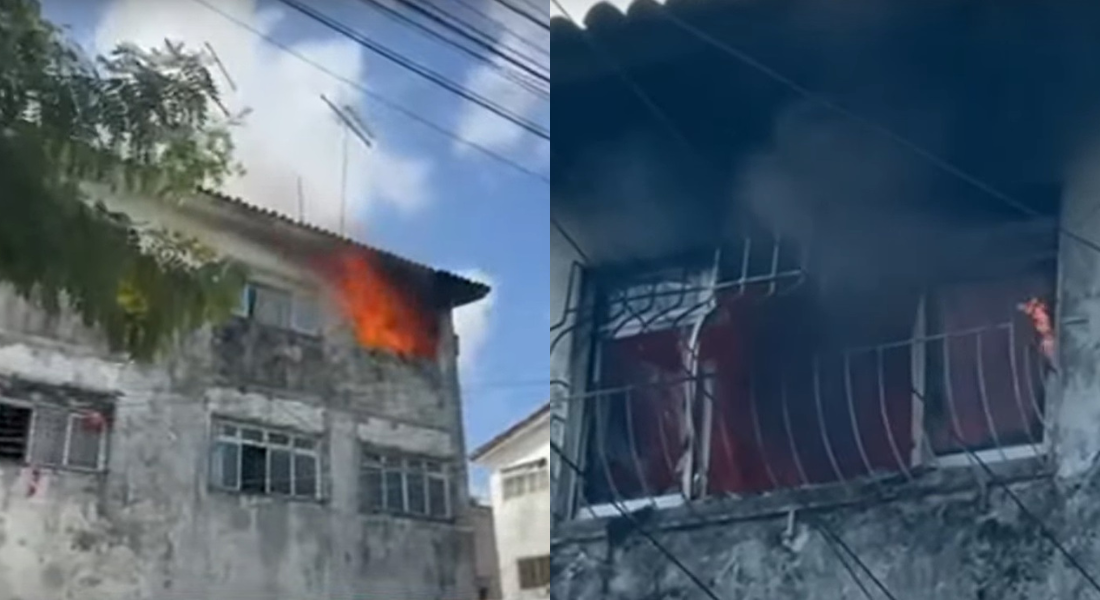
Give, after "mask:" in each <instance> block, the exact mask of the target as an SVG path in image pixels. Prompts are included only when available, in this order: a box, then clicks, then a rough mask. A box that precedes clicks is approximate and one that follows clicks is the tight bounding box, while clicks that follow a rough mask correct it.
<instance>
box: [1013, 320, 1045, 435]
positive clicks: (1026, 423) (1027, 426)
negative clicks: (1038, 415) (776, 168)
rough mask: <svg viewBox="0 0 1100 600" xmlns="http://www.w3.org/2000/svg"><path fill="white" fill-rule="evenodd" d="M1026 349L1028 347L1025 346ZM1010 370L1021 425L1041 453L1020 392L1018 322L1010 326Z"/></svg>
mask: <svg viewBox="0 0 1100 600" xmlns="http://www.w3.org/2000/svg"><path fill="white" fill-rule="evenodd" d="M1025 351H1026V347H1025ZM1008 370H1009V371H1010V373H1011V376H1012V394H1013V396H1014V397H1015V399H1016V409H1017V410H1018V411H1019V412H1020V425H1021V426H1023V428H1024V431H1025V432H1026V433H1027V439H1028V441H1029V442H1030V443H1031V446H1032V449H1034V450H1035V453H1036V454H1038V453H1039V447H1038V444H1037V442H1036V441H1035V436H1034V435H1033V434H1032V431H1031V419H1030V418H1028V416H1027V409H1025V408H1024V399H1023V395H1022V394H1021V393H1020V371H1019V370H1018V369H1017V364H1016V322H1015V321H1013V322H1012V326H1011V327H1009V328H1008Z"/></svg>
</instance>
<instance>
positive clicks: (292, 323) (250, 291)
mask: <svg viewBox="0 0 1100 600" xmlns="http://www.w3.org/2000/svg"><path fill="white" fill-rule="evenodd" d="M257 288H267V289H270V290H272V291H275V292H282V293H285V294H286V295H287V297H288V298H289V299H290V313H289V315H288V317H287V318H288V322H287V323H285V324H280V325H274V324H270V323H264V325H265V326H268V327H277V328H279V329H285V330H287V331H294V332H297V333H301V334H304V335H312V336H318V335H320V334H321V332H322V330H323V329H324V324H323V321H324V312H323V310H322V306H321V303H320V299H319V298H318V297H317V296H315V295H313V294H307V293H303V292H299V291H297V290H294V289H291V288H290V287H288V286H283V285H278V284H273V283H268V282H267V281H263V280H256V281H248V282H246V283H245V284H244V287H243V288H241V299H240V303H239V304H238V305H237V306H236V307H235V308H234V309H233V314H234V315H235V316H237V317H240V318H243V319H247V320H249V321H255V317H254V316H253V314H252V311H253V308H254V304H255V295H256V289H257ZM304 306H310V307H312V310H313V311H314V314H315V316H316V319H317V322H316V323H315V324H314V325H313V326H303V325H302V324H301V322H300V318H301V316H302V314H303V312H302V310H303V307H304ZM257 322H258V321H257Z"/></svg>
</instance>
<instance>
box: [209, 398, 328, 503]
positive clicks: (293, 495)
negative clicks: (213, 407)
mask: <svg viewBox="0 0 1100 600" xmlns="http://www.w3.org/2000/svg"><path fill="white" fill-rule="evenodd" d="M211 427H212V435H211V443H210V448H209V456H210V465H211V469H213V465H214V461H216V460H221V456H220V455H219V454H218V452H217V449H218V447H219V445H221V444H223V443H224V444H236V446H237V485H236V487H230V486H227V485H225V475H224V473H222V474H221V475H222V477H221V481H215V480H214V477H213V475H214V472H213V471H211V473H210V477H208V478H207V479H208V480H209V482H210V485H211V487H213V488H214V489H217V490H219V491H223V492H230V493H234V494H245V495H257V496H264V497H270V498H284V499H288V500H321V499H322V498H323V494H322V493H321V492H322V488H323V486H322V484H321V474H322V464H321V444H322V439H321V436H319V435H317V434H309V433H304V432H301V431H291V430H287V429H284V428H279V427H270V426H264V425H255V424H252V423H247V422H241V421H237V420H234V419H230V418H222V417H215V418H214V419H213V420H212V421H211ZM227 428H232V429H234V430H235V431H236V433H235V434H228V433H226V429H227ZM244 429H249V430H253V431H259V432H261V434H262V437H263V440H262V441H257V440H250V439H246V438H245V437H244V436H243V435H242V430H244ZM272 435H276V436H285V437H286V438H287V442H286V443H285V444H284V443H279V442H272V441H271V436H272ZM299 440H303V441H308V442H309V443H310V445H311V446H312V447H311V448H304V447H300V446H298V445H297V443H296V442H298V441H299ZM244 446H257V447H261V448H264V450H265V465H264V471H265V474H264V491H263V493H262V494H261V493H257V492H246V491H243V490H242V489H241V483H242V481H243V467H244V452H243V447H244ZM272 450H279V451H285V452H287V453H288V454H289V455H290V482H289V483H290V493H289V494H285V493H281V492H273V491H271V454H272ZM297 456H307V457H310V458H312V459H313V494H312V495H306V494H298V493H297V483H298V481H297V468H296V467H295V460H294V459H295V457H297Z"/></svg>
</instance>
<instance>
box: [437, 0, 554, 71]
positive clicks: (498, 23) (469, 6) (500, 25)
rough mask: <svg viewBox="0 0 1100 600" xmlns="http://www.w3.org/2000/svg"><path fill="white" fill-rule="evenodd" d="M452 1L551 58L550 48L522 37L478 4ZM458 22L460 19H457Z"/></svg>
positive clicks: (466, 0) (465, 22)
mask: <svg viewBox="0 0 1100 600" xmlns="http://www.w3.org/2000/svg"><path fill="white" fill-rule="evenodd" d="M450 1H451V2H454V3H456V4H458V5H460V6H462V7H464V8H465V9H466V10H468V11H469V12H471V13H473V14H475V15H478V16H479V17H481V18H482V19H484V20H485V21H486V22H488V23H490V24H491V25H493V26H494V27H496V28H497V29H499V30H500V31H503V32H505V33H507V34H508V35H510V36H511V37H513V38H515V39H516V40H517V41H519V42H521V43H522V44H523V45H524V46H527V47H528V48H531V49H532V50H534V51H535V52H538V53H539V54H541V55H543V56H545V57H546V58H550V50H549V48H548V47H547V48H543V47H542V45H541V44H538V43H536V42H534V41H532V40H529V39H527V38H526V37H524V36H522V35H520V34H519V33H518V32H517V31H516V30H515V29H512V28H511V27H510V26H509V25H508V24H507V23H505V22H503V21H501V20H500V19H497V18H496V17H494V16H493V15H491V14H489V13H488V12H486V11H484V10H482V9H481V8H479V7H478V6H477V5H476V4H474V3H473V2H470V0H450ZM456 20H458V19H456ZM458 21H459V22H461V23H464V24H466V25H468V26H470V27H471V28H473V29H475V30H477V28H476V27H473V25H471V24H470V23H469V22H468V21H462V20H458ZM478 31H480V30H478ZM528 58H530V57H528Z"/></svg>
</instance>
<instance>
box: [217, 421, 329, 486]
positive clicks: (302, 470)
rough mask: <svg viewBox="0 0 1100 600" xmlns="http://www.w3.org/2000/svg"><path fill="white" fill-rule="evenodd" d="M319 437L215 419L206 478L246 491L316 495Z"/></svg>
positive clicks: (318, 479) (318, 482)
mask: <svg viewBox="0 0 1100 600" xmlns="http://www.w3.org/2000/svg"><path fill="white" fill-rule="evenodd" d="M318 447H319V440H318V439H317V438H316V437H315V436H310V435H303V434H299V433H292V432H286V431H280V430H272V429H265V428H262V427H255V426H251V425H244V424H238V423H231V422H223V421H220V420H219V421H217V422H216V423H215V436H214V443H213V447H212V449H211V460H210V482H211V485H213V486H214V487H215V488H218V489H222V490H226V491H233V492H241V493H250V494H263V495H273V496H287V497H295V498H310V499H316V498H320V496H321V486H320V478H319V477H318V473H319V466H320V455H319V452H318Z"/></svg>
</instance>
